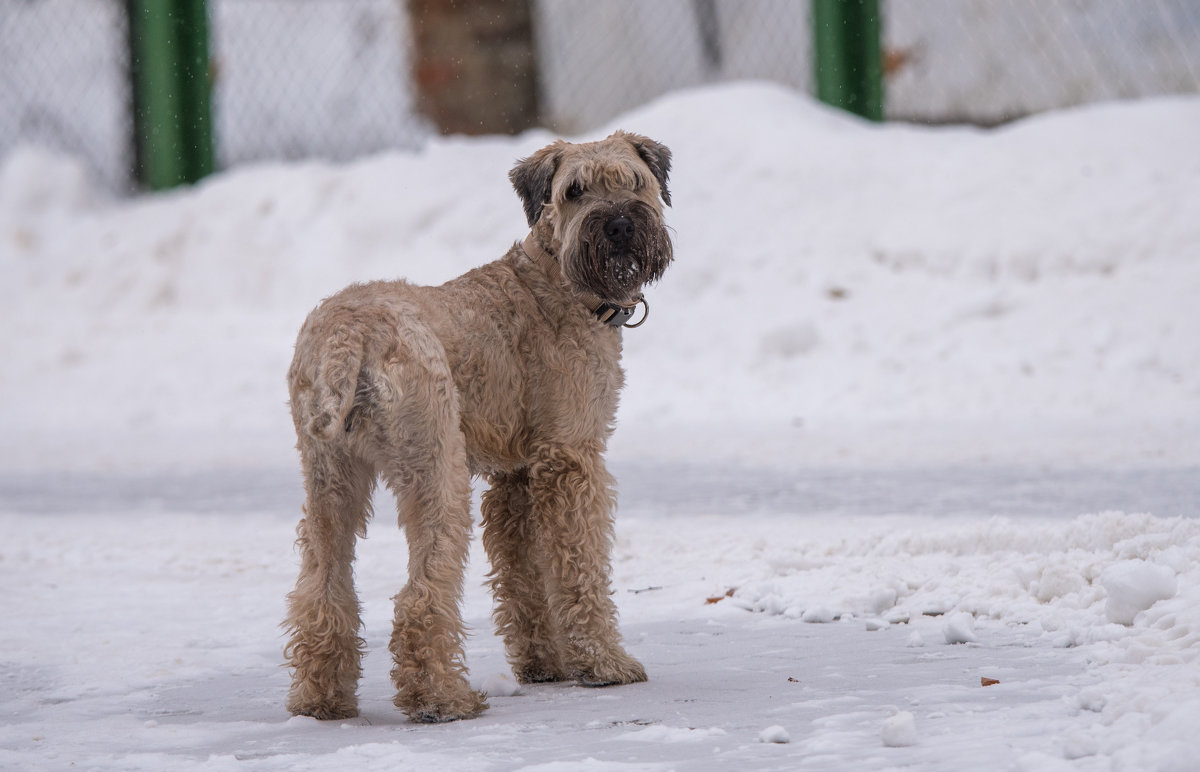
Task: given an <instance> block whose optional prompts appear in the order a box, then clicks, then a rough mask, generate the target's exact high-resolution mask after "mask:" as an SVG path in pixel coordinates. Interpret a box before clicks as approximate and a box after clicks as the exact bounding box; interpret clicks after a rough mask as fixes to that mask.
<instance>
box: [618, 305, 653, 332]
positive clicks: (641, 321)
mask: <svg viewBox="0 0 1200 772" xmlns="http://www.w3.org/2000/svg"><path fill="white" fill-rule="evenodd" d="M638 303H641V304H642V305H643V306H645V311H644V312H643V313H642V318H641V319H638V320H637V322H635V323H633V324H630V323H629V322H626V323H625V324H623V325H621V326H622V327H629V328H631V329H632V328H634V327H641V326H642V325H643V324H645V323H646V320H647V319H649V318H650V303H648V302H647V301H646V298H644V297H641V298H638V299H637V303H634V304H633V306H634V308H637V305H638Z"/></svg>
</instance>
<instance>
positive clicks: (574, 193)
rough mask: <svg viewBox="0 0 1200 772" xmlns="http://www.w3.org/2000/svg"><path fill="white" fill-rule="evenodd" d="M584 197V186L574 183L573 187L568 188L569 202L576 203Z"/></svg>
mask: <svg viewBox="0 0 1200 772" xmlns="http://www.w3.org/2000/svg"><path fill="white" fill-rule="evenodd" d="M582 195H583V186H582V185H580V184H579V183H578V182H572V183H571V187H569V188H567V200H568V201H574V200H575V199H577V198H579V197H580V196H582Z"/></svg>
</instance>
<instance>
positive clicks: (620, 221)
mask: <svg viewBox="0 0 1200 772" xmlns="http://www.w3.org/2000/svg"><path fill="white" fill-rule="evenodd" d="M604 235H605V236H608V240H609V241H611V242H612V243H614V244H626V243H628V241H629V240H630V239H631V238H633V220H630V219H629V218H628V217H626V216H625V215H620V216H618V217H614V218H612V219H611V220H609V221H608V222H607V223H605V224H604Z"/></svg>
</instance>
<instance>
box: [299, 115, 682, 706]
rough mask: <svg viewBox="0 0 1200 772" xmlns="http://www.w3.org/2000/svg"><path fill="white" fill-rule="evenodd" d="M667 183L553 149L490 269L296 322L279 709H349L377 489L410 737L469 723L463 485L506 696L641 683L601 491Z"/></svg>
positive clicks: (339, 303) (649, 146)
mask: <svg viewBox="0 0 1200 772" xmlns="http://www.w3.org/2000/svg"><path fill="white" fill-rule="evenodd" d="M670 168H671V152H670V150H669V149H668V148H667V147H665V146H664V145H662V144H660V143H658V142H655V141H653V140H651V139H648V138H646V137H644V136H640V135H638V134H632V133H626V132H623V131H618V132H615V133H614V134H612V135H611V136H609V137H607V138H606V139H604V140H601V141H598V142H589V143H579V144H573V143H569V142H565V141H562V140H559V141H557V142H555V143H553V144H551V145H549V146H547V147H545V148H542V149H541V150H538V151H537V152H535V153H534V154H533V155H531V156H530V157H528V158H525V159H522V160H520V161H519V162H518V163H517V164H516V166H515V167H514V168H513V169H512V170H511V171H510V173H509V179H510V181H511V182H512V185H513V187H514V189H515V190H516V193H517V195H518V197H519V198H520V199H521V203H522V204H523V206H524V210H525V215H526V219H527V220H528V224H529V228H530V230H529V234H528V236H527V237H526V238H525V240H524V241H523V242H521V243H515V244H514V245H513V247H512V248H511V249H509V251H508V253H507V254H505V255H504V257H502V258H501V259H500V260H497V261H495V262H493V263H489V264H487V265H484V266H482V267H479V268H476V269H474V270H471V271H469V272H467V273H466V274H464V275H462V276H460V277H458V278H456V279H453V280H451V281H449V282H447V283H446V284H443V285H440V286H436V287H424V286H415V285H412V284H409V283H406V282H404V281H390V282H384V281H376V282H370V283H366V284H356V285H352V286H350V287H348V288H346V289H344V290H342V291H341V292H339V293H337V294H335V295H333V296H331V297H329V298H327V299H325V300H324V301H323V302H322V303H321V304H320V305H319V306H318V307H317V308H316V309H315V310H314V311H313V312H312V313H311V314H310V315H309V316H308V318H307V320H306V321H305V322H304V325H303V326H302V328H301V330H300V333H299V336H298V338H297V340H296V347H295V356H294V358H293V361H292V364H291V367H290V369H289V371H288V386H289V396H290V407H291V412H292V417H293V420H294V423H295V427H296V435H297V445H296V447H297V449H298V450H299V453H300V461H301V466H302V469H303V473H304V489H305V504H304V516H303V518H302V519H301V520H300V524H299V526H298V528H297V537H298V538H297V545H298V549H299V552H300V575H299V578H298V579H297V581H296V587H295V589H294V590H293V591H292V592H291V593H290V594H289V595H288V613H287V618H286V620H285V622H284V627H285V628H286V629H287V631H288V633H289V640H288V643H287V646H286V648H285V652H284V656H285V658H286V659H287V660H288V663H289V665H290V667H291V669H292V683H291V689H290V691H289V695H288V702H287V708H288V710H289V711H290V712H291V713H293V714H296V715H307V716H314V717H316V718H319V719H340V718H347V717H351V716H355V715H357V713H358V704H357V694H356V691H357V685H358V680H359V677H360V675H361V672H362V671H361V666H360V661H361V657H362V654H363V651H364V648H365V642H364V641H363V640H362V639H361V638H360V637H359V630H360V627H361V621H360V611H361V609H360V606H359V601H358V597H357V595H356V594H355V590H354V583H353V573H352V562H353V559H354V548H355V542H356V539H357V537H360V536H363V535H365V529H366V523H367V520H368V518H369V517H370V515H371V511H370V509H371V507H370V501H371V494H372V491H373V489H374V486H375V484H376V482H377V480H380V479H381V480H382V481H383V482H384V484H386V485H387V487H388V488H389V489H390V490H391V492H392V493H393V494H394V495H395V496H396V498H397V502H398V512H399V521H400V525H401V527H402V528H403V529H404V531H405V535H406V538H407V542H408V550H409V556H408V573H409V578H408V582H407V584H406V585H405V586H404V588H403V589H401V591H400V592H399V594H398V595H396V596H395V598H394V599H393V600H394V602H395V620H394V628H393V632H392V635H391V639H390V642H389V646H388V648H389V651H390V653H391V655H392V659H393V663H394V667H393V669H392V672H391V676H392V680H393V682H394V685H395V688H396V697H395V700H394V702H395V705H396V707H398V708H399V709H400V710H402V711H404V713H405V714H406V715H407V716H408V717H409V718H410V719H412V720H414V721H417V722H430V723H432V722H443V721H453V720H456V719H463V718H469V717H472V716H475V715H477V714H479V713H480V712H481V711H482V710H484V709H485V708H486V707H487V701H486V695H485V694H481V693H479V692H477V691H475V690H473V689H472V688H471V687H470V685H469V683H468V681H467V678H466V674H467V669H466V665H465V663H464V654H463V649H462V641H463V637H464V635H465V631H464V627H463V622H462V617H461V613H460V610H459V603H460V600H461V597H462V585H463V573H464V568H465V564H466V561H467V553H468V544H469V540H470V533H471V515H470V478H471V476H472V475H475V476H481V477H484V478H485V479H486V480H487V483H488V485H489V489H488V490H487V491H486V492H485V493H484V494H483V498H482V506H481V509H482V513H481V514H482V517H481V521H482V525H483V544H484V547H485V550H486V552H487V555H488V558H489V560H490V563H491V573H490V574H489V583H490V586H491V589H492V592H493V594H494V597H495V604H496V605H495V612H494V621H495V623H496V627H497V631H498V633H499V634H500V635H501V636H502V637H503V639H504V643H505V649H506V652H507V655H508V659H509V663H510V664H511V666H512V668H513V672H514V674H515V677H516V679H517V680H518V681H519V682H520V683H523V684H529V683H540V682H549V681H568V680H570V681H576V682H579V683H581V684H585V685H588V686H609V685H615V684H628V683H634V682H639V681H644V680H646V672H645V670H644V668H643V667H642V665H641V664H640V663H639V662H638V661H637V660H635V659H634V658H633V657H631V656H630V655H629V654H628V653H627V652H626V651H625V649H624V648H623V647H622V645H621V638H620V634H619V633H618V630H617V622H616V616H617V615H616V607H615V605H614V603H613V601H612V598H611V594H612V591H611V589H610V584H611V582H610V573H611V569H610V552H611V549H612V541H613V519H612V513H613V509H614V505H615V496H616V492H615V482H614V480H613V478H612V477H611V475H610V474H609V473H608V471H607V470H606V469H605V464H604V452H605V448H606V445H607V442H608V438H609V437H610V435H611V433H612V431H613V426H614V416H615V414H616V409H617V397H618V393H619V392H620V390H621V387H622V384H623V381H624V375H623V372H622V370H621V366H620V357H621V338H622V329H621V328H622V327H623V326H636V325H634V324H633V323H632V321H631V320H632V318H633V317H634V316H635V315H636V314H637V308H638V306H639V305H644V304H645V301H644V298H643V296H642V289H643V287H645V286H647V285H648V284H651V283H653V282H655V281H657V280H658V279H659V278H660V277H661V276H662V275H663V272H664V271H665V270H666V268H667V266H668V265H669V264H670V263H671V261H672V259H673V249H672V244H671V239H670V236H669V233H668V230H667V227H666V225H665V224H664V220H663V206H664V205H666V206H669V205H670V203H671V195H670V192H669V190H668V187H667V183H668V175H669V173H670ZM645 312H646V313H648V312H649V306H648V305H645ZM643 321H644V317H643ZM639 324H640V322H639Z"/></svg>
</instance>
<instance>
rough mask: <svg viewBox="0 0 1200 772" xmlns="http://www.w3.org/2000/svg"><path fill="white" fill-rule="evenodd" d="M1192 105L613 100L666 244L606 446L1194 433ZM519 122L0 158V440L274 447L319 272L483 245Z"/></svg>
mask: <svg viewBox="0 0 1200 772" xmlns="http://www.w3.org/2000/svg"><path fill="white" fill-rule="evenodd" d="M1198 123H1200V99H1195V98H1181V99H1162V100H1156V101H1147V102H1139V103H1133V104H1113V105H1105V106H1098V107H1089V108H1085V109H1080V110H1074V111H1069V112H1063V113H1058V114H1053V115H1049V116H1045V117H1040V118H1035V119H1031V120H1027V121H1024V122H1021V123H1018V124H1015V125H1012V126H1010V127H1007V128H1004V129H1000V130H994V131H979V130H974V129H962V128H956V129H947V128H919V127H913V126H905V125H893V124H885V125H871V124H866V123H862V122H859V121H857V120H855V119H852V118H849V117H846V116H844V115H842V114H839V113H835V112H832V111H829V110H827V109H825V108H823V107H820V106H817V105H815V104H813V103H812V102H810V101H809V100H808V99H807V98H805V97H803V96H800V95H797V94H796V93H793V92H790V91H787V90H785V89H783V88H780V87H776V86H769V85H761V84H739V85H727V86H719V87H712V88H705V89H700V90H696V91H691V92H685V93H681V94H677V95H673V96H669V97H667V98H664V99H662V100H660V101H658V102H656V103H654V104H653V105H651V106H649V107H646V108H644V109H642V110H639V111H637V112H635V113H633V114H630V115H627V116H625V117H623V118H622V119H621V120H620V121H618V122H616V123H615V124H614V127H615V126H616V125H620V126H622V127H625V128H629V129H633V130H637V131H640V132H643V133H646V134H649V135H652V136H654V137H655V138H657V139H660V140H662V141H664V142H665V143H667V144H668V145H669V146H670V147H671V148H672V150H673V151H674V153H675V169H674V172H673V174H672V180H673V185H672V188H673V194H674V202H675V206H674V208H673V209H672V210H671V211H670V212H669V216H670V222H671V225H672V226H673V228H674V230H675V237H676V241H677V250H676V254H677V256H678V260H677V263H676V265H675V266H674V267H673V268H672V269H671V271H670V272H669V273H668V274H667V276H666V277H665V279H664V280H663V282H662V283H661V285H660V286H658V287H655V288H653V289H652V290H651V292H650V293H649V297H650V300H651V302H652V304H653V305H654V318H653V320H652V321H651V323H650V324H649V325H647V326H646V327H645V328H642V329H639V330H637V331H630V332H629V333H628V334H626V336H625V339H626V365H627V370H628V374H629V388H628V389H627V391H626V394H625V396H624V398H623V403H622V408H621V414H620V430H619V432H618V434H617V437H616V440H615V441H616V443H617V445H616V447H617V448H618V449H620V450H621V451H622V452H623V453H626V454H631V455H639V454H640V455H644V456H652V457H658V458H662V457H668V458H685V459H686V458H695V457H696V456H708V457H714V458H733V459H740V460H743V461H747V462H753V463H761V462H763V461H770V462H772V463H777V464H788V463H811V462H820V463H843V462H850V463H863V462H871V463H878V464H888V465H891V464H897V463H922V462H926V461H935V462H944V461H947V460H951V461H962V462H970V461H993V462H994V461H996V460H1001V461H1010V462H1012V461H1020V462H1029V461H1035V462H1059V463H1072V462H1078V461H1083V462H1090V463H1113V462H1116V463H1136V464H1143V465H1145V464H1187V463H1196V462H1197V460H1200V450H1198V449H1197V445H1196V443H1194V442H1191V441H1190V438H1191V437H1194V436H1195V432H1196V431H1197V425H1198V421H1197V419H1196V416H1195V410H1194V406H1195V404H1197V399H1198V398H1200V336H1197V335H1195V334H1194V332H1193V330H1194V328H1195V326H1196V324H1195V320H1196V314H1195V306H1194V297H1195V295H1196V293H1197V290H1198V289H1200V204H1197V202H1198V201H1200V158H1198V157H1197V156H1196V154H1194V153H1187V152H1186V148H1188V147H1190V146H1191V143H1192V138H1193V135H1194V128H1195V126H1196V125H1197V124H1198ZM604 133H605V132H604V131H602V132H598V133H597V135H602V134H604ZM587 138H590V137H587ZM550 139H551V137H550V136H549V135H547V134H544V133H541V132H531V133H529V134H526V135H524V136H522V137H519V138H515V139H503V138H483V139H461V138H450V139H438V140H434V141H432V142H431V143H430V144H429V146H428V147H427V148H426V149H425V150H424V151H422V152H420V153H411V154H401V153H392V154H383V155H380V156H377V157H374V158H370V159H367V160H363V161H360V162H356V163H351V164H346V165H340V166H335V165H327V164H321V163H305V164H291V165H264V166H258V167H247V168H241V169H236V170H234V171H231V172H227V173H224V174H220V175H217V176H215V177H213V178H211V179H209V180H207V181H206V182H204V183H203V184H201V185H199V186H196V187H195V188H192V189H187V190H181V191H177V192H173V193H169V194H165V195H158V196H147V197H144V198H141V199H137V200H133V201H120V202H112V201H103V200H101V199H100V197H99V196H98V195H97V194H96V193H95V192H94V191H93V190H92V189H91V188H90V187H89V186H88V185H87V184H86V181H85V180H84V178H83V175H82V173H81V172H80V171H79V168H78V166H77V165H75V164H73V163H72V162H70V161H69V160H66V159H62V158H54V157H47V156H45V155H42V154H39V153H35V152H32V151H18V152H16V153H14V154H12V155H10V156H9V157H8V158H6V159H0V275H2V276H3V277H4V280H3V281H2V282H0V319H2V321H3V324H4V327H5V329H7V330H10V331H11V332H12V334H10V335H9V336H8V339H7V341H6V345H5V350H4V356H5V367H4V369H3V372H0V423H2V424H3V425H4V426H5V427H6V428H7V430H6V431H5V432H4V433H3V434H2V436H0V464H3V465H4V466H5V467H7V468H10V469H11V468H41V467H44V466H47V465H51V464H52V465H54V466H58V467H61V466H71V467H77V468H89V469H125V470H128V469H134V468H162V467H195V466H210V467H221V466H242V467H244V466H246V465H257V466H283V467H287V466H290V465H291V464H292V456H291V450H290V447H291V439H290V437H289V434H290V432H291V427H290V421H289V419H288V417H287V415H286V411H285V409H284V408H283V402H284V400H285V392H284V387H283V373H284V371H285V370H286V367H287V362H288V360H289V359H290V348H291V342H292V340H293V337H294V334H295V330H296V329H297V328H298V326H299V324H300V322H301V320H302V319H303V317H304V315H305V313H306V312H307V311H308V310H309V309H310V308H311V307H312V306H313V305H315V304H316V302H317V301H318V300H319V299H320V298H321V297H322V296H324V295H327V294H330V293H331V292H333V291H335V290H337V289H338V288H340V287H341V286H343V285H345V284H346V283H349V282H351V281H356V280H365V279H371V278H379V277H394V276H406V277H408V278H410V279H412V280H415V281H418V282H426V283H436V282H440V281H443V280H445V279H447V278H450V277H452V276H454V275H457V274H458V273H460V272H462V271H463V270H466V269H467V268H469V267H471V266H473V265H476V264H479V263H481V262H484V261H487V260H491V259H495V258H496V257H497V256H498V255H499V254H501V253H502V252H503V251H504V249H505V248H506V247H507V246H508V245H509V244H511V243H512V242H513V241H514V240H517V239H519V238H521V237H522V235H523V234H524V232H525V225H524V222H523V219H522V216H521V210H520V206H519V203H518V202H517V200H516V198H515V197H514V196H513V194H512V192H511V191H510V189H509V187H508V182H507V179H506V172H507V170H508V169H509V168H510V167H511V165H512V163H513V161H514V160H515V159H516V158H518V157H520V156H523V155H526V154H528V153H529V152H530V151H532V150H533V149H535V148H537V147H539V146H540V145H542V144H544V143H545V142H547V141H549V140H550ZM714 436H719V437H720V438H721V440H720V441H719V442H714V441H712V439H711V438H712V437H714Z"/></svg>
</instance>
